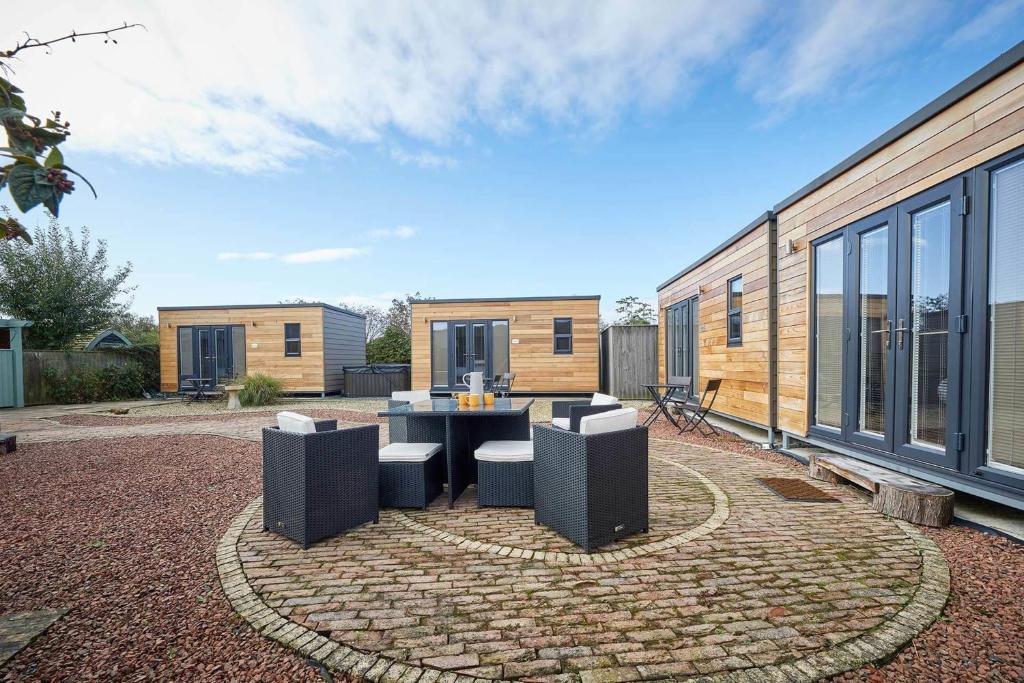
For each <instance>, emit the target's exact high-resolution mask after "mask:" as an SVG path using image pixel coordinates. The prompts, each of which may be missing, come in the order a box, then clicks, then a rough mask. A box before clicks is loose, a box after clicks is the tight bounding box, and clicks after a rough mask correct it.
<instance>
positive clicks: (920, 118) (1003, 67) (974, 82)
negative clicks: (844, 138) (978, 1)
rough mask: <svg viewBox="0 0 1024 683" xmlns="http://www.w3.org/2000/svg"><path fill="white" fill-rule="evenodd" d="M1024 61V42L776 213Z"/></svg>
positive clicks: (797, 194)
mask: <svg viewBox="0 0 1024 683" xmlns="http://www.w3.org/2000/svg"><path fill="white" fill-rule="evenodd" d="M1022 61H1024V40H1022V41H1021V42H1019V43H1017V44H1016V45H1014V46H1013V47H1011V48H1010V49H1009V50H1007V51H1006V52H1004V53H1003V54H1001V55H999V56H998V57H996V58H995V59H993V60H992V61H991V62H989V63H988V64H986V65H985V66H983V67H981V68H980V69H978V70H977V71H975V72H974V73H973V74H971V75H970V76H968V77H967V78H965V79H964V80H962V81H960V82H959V83H957V84H956V85H954V86H953V87H952V88H950V89H949V90H947V91H946V92H944V93H942V94H941V95H939V96H938V97H936V98H935V99H934V100H932V101H931V102H929V103H928V104H926V105H925V106H923V107H921V108H920V109H918V110H917V111H916V112H914V113H913V114H911V115H910V116H908V117H907V118H905V119H903V120H902V121H900V122H899V123H897V124H896V125H895V126H893V127H892V128H890V129H889V130H887V131H885V132H884V133H882V134H881V135H879V136H878V137H877V138H875V139H874V140H872V141H871V142H869V143H868V144H866V145H864V146H863V147H861V148H860V149H859V150H857V151H856V152H854V153H853V154H851V155H850V156H848V157H846V158H845V159H843V160H842V161H840V162H839V163H838V164H836V165H835V166H833V167H832V168H830V169H829V170H827V171H825V172H824V173H822V174H821V175H820V176H818V177H817V178H815V179H814V180H812V181H811V182H809V183H807V184H806V185H804V186H803V187H801V188H800V189H799V190H797V191H796V192H794V193H793V194H791V195H789V196H788V197H786V198H785V199H783V200H782V201H781V202H779V203H778V204H776V205H775V209H774V210H775V213H780V212H781V211H783V210H785V209H786V208H788V207H790V206H792V205H793V204H796V203H797V202H798V201H800V200H801V199H803V198H804V197H806V196H807V195H809V194H811V193H812V192H814V191H815V190H818V189H820V188H821V187H823V186H824V185H826V184H828V183H829V182H831V181H832V180H835V179H836V178H837V177H839V176H840V175H842V174H843V173H845V172H846V171H849V170H850V169H851V168H853V167H854V166H856V165H857V164H859V163H860V162H862V161H864V160H865V159H867V158H868V157H869V156H871V155H872V154H874V153H875V152H878V151H879V150H881V149H882V148H883V147H885V146H887V145H889V144H890V143H892V142H894V141H896V140H897V139H899V138H901V137H903V136H904V135H906V134H907V133H909V132H910V131H911V130H913V129H914V128H917V127H918V126H920V125H921V124H922V123H924V122H925V121H927V120H928V119H930V118H932V117H933V116H935V115H936V114H938V113H939V112H941V111H942V110H944V109H948V108H949V107H950V106H952V105H954V104H956V103H957V102H959V101H960V100H962V99H963V98H965V97H967V96H968V95H970V94H971V93H972V92H974V91H975V90H977V89H978V88H980V87H982V86H983V85H985V84H986V83H988V82H990V81H992V80H994V79H996V78H998V77H999V76H1001V75H1002V74H1004V73H1006V72H1007V71H1009V70H1010V69H1012V68H1013V67H1015V66H1017V65H1018V64H1020V63H1021V62H1022Z"/></svg>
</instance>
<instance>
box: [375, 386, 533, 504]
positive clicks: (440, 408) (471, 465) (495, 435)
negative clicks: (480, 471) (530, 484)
mask: <svg viewBox="0 0 1024 683" xmlns="http://www.w3.org/2000/svg"><path fill="white" fill-rule="evenodd" d="M531 405H533V399H532V398H495V399H494V405H493V406H484V405H479V406H477V407H475V408H470V407H468V406H464V407H459V402H458V401H457V400H455V399H450V398H432V399H430V400H426V401H417V402H416V403H406V404H402V405H396V406H394V407H391V408H388V409H387V410H382V411H380V412H378V413H377V415H378V416H380V417H386V418H388V420H389V421H390V422H391V427H393V428H394V427H395V426H396V423H398V422H402V423H404V425H403V426H402V427H400V428H398V429H394V430H389V431H390V432H391V433H392V434H393V435H395V441H396V442H398V441H407V442H411V443H440V444H441V445H442V446H443V448H444V459H445V461H446V466H447V482H448V507H449V508H451V507H453V506H454V505H455V501H456V500H457V499H458V497H459V496H460V495H462V492H463V491H465V490H466V487H467V486H469V485H471V484H472V483H474V482H475V481H476V460H475V459H474V457H473V454H474V453H475V451H476V449H477V448H478V447H479V446H480V444H482V443H483V442H485V441H493V440H498V441H506V440H510V441H529V440H530V406H531Z"/></svg>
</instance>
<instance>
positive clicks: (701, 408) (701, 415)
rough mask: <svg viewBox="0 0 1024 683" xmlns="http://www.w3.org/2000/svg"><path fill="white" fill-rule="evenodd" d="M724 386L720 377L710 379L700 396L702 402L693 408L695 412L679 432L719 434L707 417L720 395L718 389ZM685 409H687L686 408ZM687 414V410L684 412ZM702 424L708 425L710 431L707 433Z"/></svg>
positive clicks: (703, 434) (702, 434) (705, 434)
mask: <svg viewBox="0 0 1024 683" xmlns="http://www.w3.org/2000/svg"><path fill="white" fill-rule="evenodd" d="M721 386H722V380H720V379H709V380H708V383H707V385H706V386H705V387H704V393H703V394H702V395H701V397H700V403H698V404H697V407H696V408H693V409H692V410H693V413H692V414H691V415H690V416H689V417H688V418H687V419H686V424H684V425H683V426H682V427H680V428H679V433H680V434H682V433H683V432H692V431H697V433H699V434H700V435H701V436H717V435H718V430H717V429H715V426H714V425H713V424H711V423H710V422H708V421H707V420H706V419H705V417H706V416H707V414H708V413H710V412H711V407H712V406H714V405H715V399H716V398H717V397H718V389H719V387H721ZM684 410H685V409H684ZM683 414H684V415H685V414H686V413H685V412H684V413H683ZM701 424H704V425H707V428H708V429H710V430H711V431H710V433H705V432H704V430H703V428H701Z"/></svg>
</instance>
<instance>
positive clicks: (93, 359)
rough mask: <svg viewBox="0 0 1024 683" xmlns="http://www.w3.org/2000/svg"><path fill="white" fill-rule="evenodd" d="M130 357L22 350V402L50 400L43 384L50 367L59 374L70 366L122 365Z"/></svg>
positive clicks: (32, 403)
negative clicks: (23, 384)
mask: <svg viewBox="0 0 1024 683" xmlns="http://www.w3.org/2000/svg"><path fill="white" fill-rule="evenodd" d="M131 360H132V359H131V358H130V357H129V356H127V355H125V354H123V353H117V352H114V351H25V352H24V354H23V356H22V363H23V367H24V368H25V405H27V406H38V405H43V404H46V403H52V402H53V401H52V399H51V398H50V394H49V388H48V387H47V386H46V384H47V382H46V376H45V374H46V371H47V370H48V369H50V368H53V369H54V370H56V371H57V373H58V374H59V375H61V376H63V375H65V374H66V373H67V372H68V371H69V370H71V369H73V368H83V367H88V368H95V369H97V370H100V369H103V368H109V367H122V366H124V365H125V364H126V363H128V362H130V361H131Z"/></svg>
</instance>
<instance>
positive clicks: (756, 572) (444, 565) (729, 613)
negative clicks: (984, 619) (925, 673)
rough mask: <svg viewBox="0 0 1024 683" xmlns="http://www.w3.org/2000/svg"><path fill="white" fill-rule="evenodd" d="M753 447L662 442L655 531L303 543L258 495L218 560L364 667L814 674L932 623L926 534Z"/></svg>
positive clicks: (330, 651) (373, 672) (261, 612)
mask: <svg viewBox="0 0 1024 683" xmlns="http://www.w3.org/2000/svg"><path fill="white" fill-rule="evenodd" d="M765 476H794V474H793V471H792V470H791V469H788V468H785V467H782V466H780V465H775V464H772V463H770V462H766V461H764V460H761V459H758V458H754V457H751V456H746V455H741V454H736V453H725V452H721V451H716V450H711V449H706V448H701V447H697V446H692V445H686V444H681V443H677V442H669V441H659V440H652V441H651V531H650V533H649V534H645V535H642V536H637V537H634V538H631V539H627V540H624V541H622V542H620V543H618V544H616V545H614V546H609V547H607V548H602V549H601V551H602V552H600V553H596V554H593V555H585V554H583V553H581V552H580V551H579V549H577V548H575V547H574V546H572V545H571V544H569V543H567V542H566V541H565V540H564V539H562V538H561V537H560V536H558V535H556V534H553V533H552V532H550V531H548V530H546V529H544V528H543V527H539V526H536V525H535V524H534V523H533V515H532V511H530V510H511V509H501V510H494V509H488V510H480V509H478V508H476V505H475V501H474V500H473V497H472V495H471V492H467V495H465V496H464V497H463V498H462V499H461V500H460V501H459V505H458V506H457V507H456V508H455V509H454V510H448V509H446V508H445V507H444V506H442V505H441V504H440V502H439V503H438V504H436V505H435V506H433V507H431V508H430V509H428V510H426V511H402V512H399V511H390V510H389V511H384V512H383V513H382V515H381V522H380V524H379V525H368V526H365V527H362V528H359V529H356V530H353V531H351V532H349V533H347V534H345V535H342V536H339V537H337V538H335V539H331V540H329V541H326V542H323V543H320V544H317V545H316V546H314V547H313V548H310V549H309V550H307V551H303V550H302V549H301V548H299V547H298V546H297V545H295V544H293V543H291V542H290V541H288V540H286V539H283V538H281V537H278V536H276V535H273V534H268V533H264V532H263V531H262V528H261V527H262V524H261V520H262V517H261V509H260V506H259V500H258V499H257V500H256V501H253V504H251V505H250V506H248V507H247V509H246V510H245V511H243V513H242V514H240V515H239V517H238V518H237V519H236V521H235V523H234V524H233V525H232V528H231V529H229V531H228V533H227V534H226V535H225V537H224V539H223V540H222V542H221V545H220V547H219V549H218V566H219V569H220V572H221V577H222V582H223V585H224V588H225V591H226V593H227V594H228V596H229V598H230V599H231V600H232V602H233V604H234V605H235V608H236V610H238V611H239V613H240V614H241V615H242V616H243V617H244V618H246V619H247V620H248V621H249V623H250V624H252V625H253V626H254V627H255V628H257V629H258V630H260V631H261V632H262V633H264V634H265V635H268V636H269V637H271V638H274V639H276V640H278V641H280V642H283V643H285V644H286V645H289V646H291V647H293V648H295V649H297V650H298V651H299V652H300V653H302V654H304V655H308V656H313V657H314V658H316V659H318V660H320V661H323V662H325V664H326V665H327V666H328V667H329V668H332V669H333V670H335V671H336V672H339V673H342V672H343V673H349V674H353V675H357V676H362V677H365V678H369V679H372V680H389V681H398V680H401V681H416V680H422V681H428V682H429V681H433V680H447V681H455V680H456V678H457V677H458V676H461V677H464V678H463V680H465V677H474V678H488V679H520V678H530V679H536V678H547V677H550V678H553V679H559V680H583V681H628V680H640V679H653V678H664V677H682V678H686V677H690V676H700V675H704V674H710V675H712V676H714V677H727V678H730V679H731V680H773V679H777V680H793V679H796V680H800V679H806V680H813V679H815V678H818V677H820V676H824V675H830V674H834V673H838V672H840V671H843V670H846V669H850V668H853V667H856V666H859V665H861V664H863V663H865V662H869V661H876V660H879V659H882V658H884V657H886V656H888V655H890V654H891V653H892V652H894V651H895V650H897V649H898V648H899V647H900V646H901V645H902V644H903V643H905V642H906V641H907V640H909V639H910V638H911V637H912V636H913V635H915V634H916V633H917V632H919V631H920V630H921V629H922V628H924V627H925V626H926V625H927V624H929V623H931V621H933V620H934V619H935V618H936V617H937V616H938V614H939V612H940V610H941V608H942V605H943V604H944V602H945V600H946V596H947V594H948V587H949V575H948V569H947V568H946V564H945V561H944V560H943V559H942V557H941V555H940V554H939V553H938V552H937V550H936V549H935V547H934V545H933V544H932V543H931V542H930V541H928V540H927V539H925V538H924V537H923V536H921V535H920V534H918V533H917V532H915V531H914V530H913V528H912V527H911V526H909V525H904V524H897V523H895V522H893V521H890V520H888V519H886V518H884V517H882V516H881V515H879V514H878V513H876V512H874V511H873V510H872V509H871V508H870V507H869V506H868V505H867V504H866V503H865V502H863V501H862V500H861V499H860V498H859V497H858V495H857V494H856V493H854V492H852V491H849V490H845V489H839V488H835V487H830V486H829V485H827V484H823V483H821V482H815V485H818V486H820V487H821V488H824V489H826V490H828V491H830V492H832V493H833V494H834V495H836V497H838V498H839V499H840V501H841V502H839V503H796V502H787V501H784V500H783V499H781V498H779V497H778V496H776V495H775V494H774V493H772V492H771V491H769V490H767V489H765V488H764V487H763V486H762V485H761V484H759V483H758V482H757V481H756V478H757V477H765Z"/></svg>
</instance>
